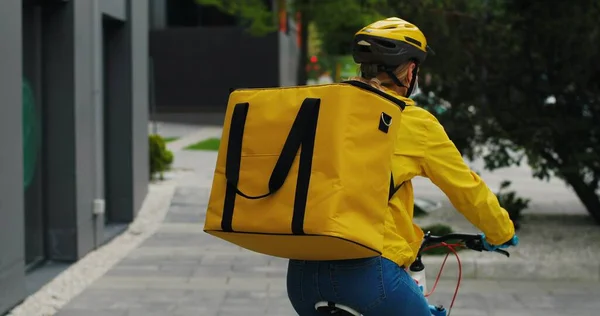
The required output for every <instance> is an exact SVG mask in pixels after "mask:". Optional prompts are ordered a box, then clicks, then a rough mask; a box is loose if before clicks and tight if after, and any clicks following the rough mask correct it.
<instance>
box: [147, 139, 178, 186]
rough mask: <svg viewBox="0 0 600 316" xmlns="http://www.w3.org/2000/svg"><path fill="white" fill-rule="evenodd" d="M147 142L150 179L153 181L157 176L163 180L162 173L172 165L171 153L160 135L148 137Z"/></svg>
mask: <svg viewBox="0 0 600 316" xmlns="http://www.w3.org/2000/svg"><path fill="white" fill-rule="evenodd" d="M148 141H149V143H148V147H149V152H150V153H149V154H150V157H149V158H150V179H151V180H152V179H155V178H156V175H158V178H159V179H160V180H163V179H164V175H163V172H165V171H167V170H169V168H170V167H171V164H172V163H173V152H171V151H170V150H168V149H167V145H166V142H165V140H164V138H162V136H160V135H157V134H153V135H149V136H148Z"/></svg>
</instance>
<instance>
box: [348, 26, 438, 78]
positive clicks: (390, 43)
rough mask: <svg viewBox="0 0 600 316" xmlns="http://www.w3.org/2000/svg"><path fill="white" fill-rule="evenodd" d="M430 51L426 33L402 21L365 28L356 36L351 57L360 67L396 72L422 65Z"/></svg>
mask: <svg viewBox="0 0 600 316" xmlns="http://www.w3.org/2000/svg"><path fill="white" fill-rule="evenodd" d="M429 51H430V48H429V46H427V39H426V38H425V35H423V32H421V30H419V28H418V27H417V26H415V25H414V24H412V23H410V22H407V21H405V20H402V19H400V18H396V17H393V18H387V19H385V20H380V21H377V22H375V23H372V24H369V25H367V26H365V27H364V28H362V29H361V30H360V31H358V32H357V33H356V34H355V35H354V41H353V43H352V56H353V57H354V61H355V62H356V63H359V64H374V65H381V66H384V67H390V68H395V67H397V66H399V65H402V64H404V63H405V62H407V61H410V60H412V61H415V62H417V63H418V64H419V63H422V62H423V61H424V60H425V57H427V52H429Z"/></svg>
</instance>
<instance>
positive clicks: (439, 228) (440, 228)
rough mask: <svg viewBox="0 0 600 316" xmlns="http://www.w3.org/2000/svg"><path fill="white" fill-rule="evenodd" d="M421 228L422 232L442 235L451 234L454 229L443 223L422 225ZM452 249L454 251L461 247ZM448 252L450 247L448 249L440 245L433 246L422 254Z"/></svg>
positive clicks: (453, 241) (442, 253) (451, 242)
mask: <svg viewBox="0 0 600 316" xmlns="http://www.w3.org/2000/svg"><path fill="white" fill-rule="evenodd" d="M422 229H423V232H425V233H427V232H430V233H431V235H434V236H443V235H447V234H451V233H453V232H454V230H452V227H450V226H448V225H445V224H433V225H430V226H426V227H423V228H422ZM456 242H457V241H456V240H449V241H448V242H447V243H448V244H453V243H456ZM454 249H455V250H456V251H460V250H461V249H462V248H454ZM448 252H450V249H448V248H447V247H440V248H433V249H430V250H427V251H426V252H424V253H423V254H426V255H445V254H447V253H448Z"/></svg>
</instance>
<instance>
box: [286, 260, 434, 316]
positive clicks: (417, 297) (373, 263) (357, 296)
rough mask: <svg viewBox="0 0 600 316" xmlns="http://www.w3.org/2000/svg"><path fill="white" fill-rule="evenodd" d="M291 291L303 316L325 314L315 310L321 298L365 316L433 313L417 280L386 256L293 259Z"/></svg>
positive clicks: (292, 297)
mask: <svg viewBox="0 0 600 316" xmlns="http://www.w3.org/2000/svg"><path fill="white" fill-rule="evenodd" d="M287 291H288V296H289V298H290V301H291V302H292V306H293V307H294V309H295V310H296V312H297V313H298V314H299V315H300V316H321V314H319V313H318V312H317V311H316V310H315V304H316V303H317V302H319V301H331V302H335V303H339V304H343V305H346V306H349V307H351V308H353V309H355V310H357V311H358V312H360V313H362V314H363V315H364V316H431V312H430V310H429V305H428V304H427V301H426V300H425V297H424V296H423V293H421V291H420V290H419V288H418V287H417V284H416V283H415V281H414V280H413V279H412V278H411V277H410V275H409V274H408V273H407V272H406V271H405V270H404V269H403V268H402V267H400V266H398V265H397V264H396V263H394V262H392V261H390V260H388V259H385V258H383V257H373V258H366V259H353V260H340V261H301V260H290V262H289V266H288V273H287Z"/></svg>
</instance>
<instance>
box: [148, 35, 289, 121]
mask: <svg viewBox="0 0 600 316" xmlns="http://www.w3.org/2000/svg"><path fill="white" fill-rule="evenodd" d="M150 35H151V48H150V53H151V56H152V59H153V64H154V79H155V95H156V105H157V107H160V108H161V110H162V109H166V110H171V111H181V110H210V111H212V110H219V111H222V110H224V109H225V107H226V105H227V98H228V96H229V89H230V88H242V87H245V88H254V87H269V86H271V87H273V86H278V85H279V63H278V54H279V48H278V34H277V33H272V34H269V35H266V36H263V37H253V36H250V35H249V34H248V33H247V32H246V31H245V30H244V29H243V28H241V27H237V26H231V27H190V28H167V29H164V30H153V31H152V32H151V33H150ZM173 47H177V48H178V49H173Z"/></svg>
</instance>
